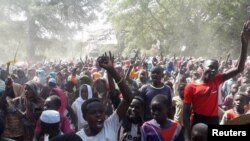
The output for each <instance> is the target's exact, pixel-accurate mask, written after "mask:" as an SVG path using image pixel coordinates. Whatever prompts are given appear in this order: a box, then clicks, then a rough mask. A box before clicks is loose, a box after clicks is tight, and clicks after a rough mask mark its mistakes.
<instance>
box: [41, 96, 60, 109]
mask: <svg viewBox="0 0 250 141" xmlns="http://www.w3.org/2000/svg"><path fill="white" fill-rule="evenodd" d="M60 107H61V99H60V97H59V96H57V95H51V96H49V97H47V98H46V99H45V101H44V107H43V109H44V110H58V109H59V108H60Z"/></svg>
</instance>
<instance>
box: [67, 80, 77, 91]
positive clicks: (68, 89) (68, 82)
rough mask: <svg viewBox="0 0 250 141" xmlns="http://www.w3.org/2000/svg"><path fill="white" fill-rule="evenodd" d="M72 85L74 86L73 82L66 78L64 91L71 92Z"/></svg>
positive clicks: (72, 89)
mask: <svg viewBox="0 0 250 141" xmlns="http://www.w3.org/2000/svg"><path fill="white" fill-rule="evenodd" d="M74 87H75V84H74V83H73V82H72V81H70V80H68V81H67V82H66V88H65V89H66V91H68V92H70V93H72V92H73V91H74Z"/></svg>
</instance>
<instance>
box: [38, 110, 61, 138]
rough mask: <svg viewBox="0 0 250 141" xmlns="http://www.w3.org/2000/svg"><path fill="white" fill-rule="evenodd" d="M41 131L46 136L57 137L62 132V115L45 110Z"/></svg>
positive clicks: (41, 119) (41, 118)
mask: <svg viewBox="0 0 250 141" xmlns="http://www.w3.org/2000/svg"><path fill="white" fill-rule="evenodd" d="M40 121H41V130H42V133H44V134H49V135H50V136H55V135H57V134H58V132H59V131H60V128H59V127H60V126H59V125H60V113H59V112H58V111H56V110H45V111H43V112H42V114H41V116H40Z"/></svg>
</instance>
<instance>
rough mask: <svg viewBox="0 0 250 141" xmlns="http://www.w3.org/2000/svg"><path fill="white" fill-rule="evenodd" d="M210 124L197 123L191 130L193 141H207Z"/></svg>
mask: <svg viewBox="0 0 250 141" xmlns="http://www.w3.org/2000/svg"><path fill="white" fill-rule="evenodd" d="M207 130H208V126H207V125H206V124H204V123H197V124H195V125H194V126H193V128H192V131H191V140H192V141H207V134H208V131H207Z"/></svg>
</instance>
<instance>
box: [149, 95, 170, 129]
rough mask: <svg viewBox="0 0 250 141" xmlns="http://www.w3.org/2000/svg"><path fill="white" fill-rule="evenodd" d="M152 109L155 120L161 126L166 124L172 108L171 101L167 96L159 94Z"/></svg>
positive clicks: (152, 103)
mask: <svg viewBox="0 0 250 141" xmlns="http://www.w3.org/2000/svg"><path fill="white" fill-rule="evenodd" d="M150 108H151V114H152V116H153V118H154V119H155V120H156V121H157V122H158V123H159V124H164V123H165V122H166V119H167V117H168V114H169V108H171V105H170V100H169V99H168V97H167V96H166V95H163V94H158V95H156V96H154V98H153V99H152V101H151V104H150Z"/></svg>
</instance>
